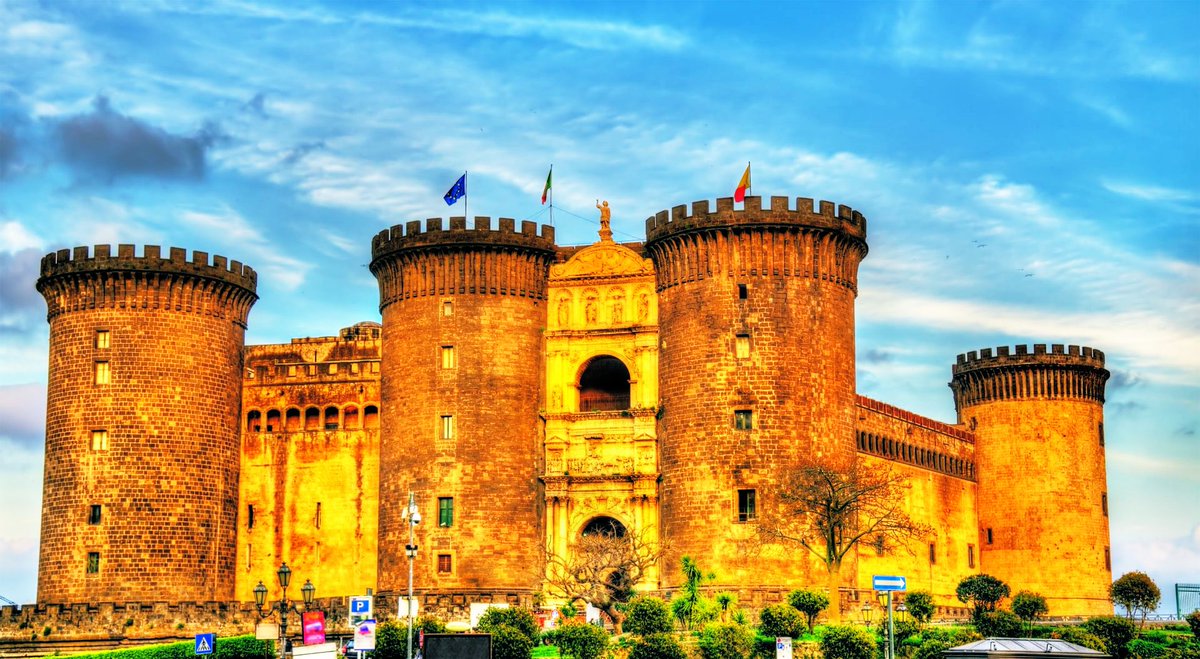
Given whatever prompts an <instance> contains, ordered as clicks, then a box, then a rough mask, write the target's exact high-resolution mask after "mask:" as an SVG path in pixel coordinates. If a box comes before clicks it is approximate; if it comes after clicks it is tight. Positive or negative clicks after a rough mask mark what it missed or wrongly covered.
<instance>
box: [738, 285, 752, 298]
mask: <svg viewBox="0 0 1200 659" xmlns="http://www.w3.org/2000/svg"><path fill="white" fill-rule="evenodd" d="M747 297H750V291H749V290H747V289H746V285H745V284H738V299H739V300H745V299H746V298H747Z"/></svg>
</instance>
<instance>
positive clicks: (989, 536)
mask: <svg viewBox="0 0 1200 659" xmlns="http://www.w3.org/2000/svg"><path fill="white" fill-rule="evenodd" d="M987 541H988V544H989V545H990V544H992V529H991V527H988V530H987Z"/></svg>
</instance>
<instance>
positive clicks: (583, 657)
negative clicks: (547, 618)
mask: <svg viewBox="0 0 1200 659" xmlns="http://www.w3.org/2000/svg"><path fill="white" fill-rule="evenodd" d="M548 636H549V638H550V639H551V642H552V643H553V644H554V645H557V646H558V651H559V653H560V654H561V655H562V656H563V657H566V658H567V659H599V658H600V657H602V656H604V653H605V652H606V651H607V650H608V632H606V631H604V630H603V629H601V628H600V627H597V626H596V625H592V624H588V623H586V622H579V621H578V620H567V621H564V622H563V623H562V624H560V625H559V626H558V628H557V629H555V630H553V632H552V633H550V634H548Z"/></svg>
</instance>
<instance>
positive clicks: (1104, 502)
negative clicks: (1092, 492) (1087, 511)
mask: <svg viewBox="0 0 1200 659" xmlns="http://www.w3.org/2000/svg"><path fill="white" fill-rule="evenodd" d="M1100 512H1102V513H1104V516H1105V517H1108V492H1101V493H1100Z"/></svg>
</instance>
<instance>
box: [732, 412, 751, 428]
mask: <svg viewBox="0 0 1200 659" xmlns="http://www.w3.org/2000/svg"><path fill="white" fill-rule="evenodd" d="M733 427H734V428H735V429H737V430H751V429H753V428H754V414H753V412H751V411H750V410H734V412H733Z"/></svg>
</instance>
